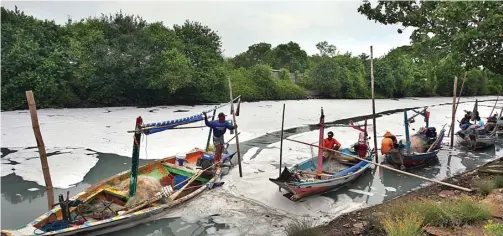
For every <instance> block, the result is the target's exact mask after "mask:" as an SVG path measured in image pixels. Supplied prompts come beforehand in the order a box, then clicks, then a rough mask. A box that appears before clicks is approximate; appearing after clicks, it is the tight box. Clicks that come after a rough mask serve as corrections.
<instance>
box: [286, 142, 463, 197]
mask: <svg viewBox="0 0 503 236" xmlns="http://www.w3.org/2000/svg"><path fill="white" fill-rule="evenodd" d="M285 139H286V140H288V141H292V142H296V143H301V144H305V145H308V146H313V147H317V148H321V149H324V150H327V151H331V152H338V153H341V154H342V152H341V151H337V150H333V149H330V148H325V147H320V146H316V145H314V144H310V143H306V142H302V141H297V140H293V139H289V138H285ZM344 155H347V156H351V157H354V158H356V159H358V160H360V161H364V162H368V163H370V164H374V165H376V166H379V167H382V168H385V169H388V170H392V171H395V172H398V173H401V174H405V175H409V176H412V177H416V178H419V179H423V180H427V181H431V182H434V183H437V184H442V185H445V186H449V187H451V188H455V189H459V190H463V191H467V192H471V191H472V190H471V189H468V188H463V187H461V186H457V185H454V184H449V183H445V182H441V181H438V180H435V179H429V178H426V177H423V176H420V175H415V174H411V173H408V172H405V171H401V170H397V169H395V168H392V167H388V166H385V165H381V164H378V163H376V162H373V161H369V160H366V159H363V158H360V157H358V156H355V155H351V154H348V153H344Z"/></svg>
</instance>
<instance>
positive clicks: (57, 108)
mask: <svg viewBox="0 0 503 236" xmlns="http://www.w3.org/2000/svg"><path fill="white" fill-rule="evenodd" d="M496 96H497V95H482V96H469V97H463V98H464V99H468V98H486V97H496ZM423 98H451V97H445V96H433V97H402V98H375V100H394V101H399V100H401V99H404V100H407V99H409V100H419V99H423ZM308 100H333V101H343V100H372V98H307V97H306V98H304V99H284V100H257V101H245V100H242V103H258V102H281V101H283V102H286V101H308ZM484 101H496V98H495V99H489V100H484ZM224 102H226V101H224ZM224 102H221V103H186V104H184V103H179V104H158V105H141V104H139V105H124V106H121V105H117V106H78V107H37V110H63V109H98V108H101V109H106V108H138V109H147V108H162V107H176V106H184V107H195V106H213V105H218V104H222V103H224ZM460 103H463V102H462V101H460ZM27 110H28V108H25V109H22V110H21V109H14V110H3V109H1V107H0V112H13V111H27Z"/></svg>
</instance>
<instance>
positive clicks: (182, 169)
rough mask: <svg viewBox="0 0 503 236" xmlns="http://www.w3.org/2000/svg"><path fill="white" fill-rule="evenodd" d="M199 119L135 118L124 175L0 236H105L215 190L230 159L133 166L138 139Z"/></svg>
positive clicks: (197, 157)
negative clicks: (128, 166) (145, 121)
mask: <svg viewBox="0 0 503 236" xmlns="http://www.w3.org/2000/svg"><path fill="white" fill-rule="evenodd" d="M238 98H239V97H238ZM238 98H236V99H238ZM231 102H233V101H231ZM224 105H225V104H224ZM222 106H223V105H222ZM222 106H220V107H222ZM220 107H215V108H214V109H215V110H216V109H218V108H220ZM210 111H211V110H210ZM202 119H203V116H202V114H198V115H195V116H191V117H187V118H183V119H177V120H171V121H164V122H157V123H150V124H143V120H142V118H141V117H138V118H137V120H136V126H135V130H134V131H131V132H134V140H133V141H134V144H133V158H132V166H131V169H130V170H127V171H124V172H122V173H119V174H117V175H115V176H112V177H110V178H108V179H105V180H103V181H100V182H99V183H97V184H94V185H92V186H91V187H89V188H87V189H86V190H84V191H83V192H81V193H79V194H77V195H75V196H74V197H72V198H69V192H67V196H66V200H65V199H64V197H63V195H60V196H59V203H58V204H56V205H55V207H54V208H52V209H51V210H49V211H48V212H47V213H45V214H43V215H42V216H40V217H38V218H37V219H35V220H34V221H33V222H31V223H29V224H27V225H26V226H25V227H23V228H21V229H17V230H2V231H1V233H2V236H3V235H12V236H17V235H73V234H91V233H92V234H93V235H100V234H106V233H110V232H113V231H117V230H122V229H126V228H130V227H133V226H135V225H138V224H141V223H145V222H149V221H152V220H155V219H156V218H157V217H158V216H159V215H160V214H165V212H166V211H167V210H169V209H171V208H173V207H175V206H177V205H180V204H182V203H184V202H187V201H188V200H190V199H191V198H194V197H195V196H197V195H199V194H201V193H202V192H204V191H205V190H208V189H211V188H213V187H217V186H220V185H221V184H223V183H222V182H219V181H220V178H221V176H222V173H223V171H222V170H223V169H224V168H231V167H233V165H232V162H231V159H232V157H233V156H234V154H236V153H233V154H224V155H222V156H221V158H219V159H218V161H217V158H216V156H215V155H213V154H212V153H209V152H206V151H205V150H200V149H196V150H194V151H192V152H189V153H187V154H186V155H185V156H184V157H180V156H173V157H168V158H164V159H160V160H157V161H154V162H151V163H149V164H146V165H143V166H140V167H139V166H138V163H139V151H140V145H139V144H140V140H141V135H142V134H146V135H149V134H153V133H157V132H161V131H163V130H170V129H174V128H176V127H177V126H180V125H184V124H189V123H193V122H198V121H201V120H202ZM210 134H211V132H210ZM207 146H208V145H207Z"/></svg>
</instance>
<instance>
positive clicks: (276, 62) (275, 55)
mask: <svg viewBox="0 0 503 236" xmlns="http://www.w3.org/2000/svg"><path fill="white" fill-rule="evenodd" d="M268 61H270V64H271V66H272V67H273V68H274V69H281V68H286V69H288V70H289V71H291V72H295V71H300V72H304V71H305V70H306V69H307V66H308V56H307V53H306V51H304V50H303V49H302V48H301V47H300V46H299V44H297V43H294V42H289V43H287V44H280V45H278V46H277V47H275V48H274V49H273V50H272V52H271V53H270V57H269V58H268Z"/></svg>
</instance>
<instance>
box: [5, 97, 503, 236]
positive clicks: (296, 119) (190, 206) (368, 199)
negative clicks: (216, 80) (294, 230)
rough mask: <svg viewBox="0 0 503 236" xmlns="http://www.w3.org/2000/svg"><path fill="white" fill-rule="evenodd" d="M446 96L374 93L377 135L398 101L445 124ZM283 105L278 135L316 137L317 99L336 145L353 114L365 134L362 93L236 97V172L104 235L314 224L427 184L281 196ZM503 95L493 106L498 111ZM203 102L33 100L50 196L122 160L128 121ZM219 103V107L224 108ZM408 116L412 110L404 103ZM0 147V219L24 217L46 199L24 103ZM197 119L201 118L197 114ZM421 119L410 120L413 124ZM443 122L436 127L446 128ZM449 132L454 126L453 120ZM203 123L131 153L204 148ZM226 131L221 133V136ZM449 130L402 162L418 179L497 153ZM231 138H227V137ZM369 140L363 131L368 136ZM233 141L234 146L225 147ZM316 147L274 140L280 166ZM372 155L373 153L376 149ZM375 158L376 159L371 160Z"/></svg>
mask: <svg viewBox="0 0 503 236" xmlns="http://www.w3.org/2000/svg"><path fill="white" fill-rule="evenodd" d="M476 99H478V101H479V107H478V108H479V112H480V114H481V115H482V117H487V116H488V115H489V113H490V111H491V110H492V107H493V106H494V103H495V100H496V97H493V96H491V97H466V98H462V99H461V102H462V103H460V104H459V107H458V112H457V117H456V118H457V120H460V119H461V117H462V116H463V110H472V109H473V104H474V102H475V100H476ZM451 102H452V98H406V99H400V100H391V99H386V100H385V99H382V100H381V99H380V100H376V112H377V113H378V117H377V119H376V122H377V136H378V138H377V139H378V140H377V141H378V145H380V142H381V139H382V135H383V134H384V133H385V132H386V130H389V131H391V132H392V133H394V134H395V135H397V137H398V138H399V139H402V138H403V137H404V136H403V134H404V133H405V131H404V125H403V109H411V108H417V109H419V108H421V107H423V106H429V111H430V112H431V118H430V126H434V127H436V128H437V132H439V131H440V129H441V127H442V126H443V125H444V124H448V125H449V124H450V121H451V109H452V104H451ZM283 103H285V104H286V114H285V137H288V138H290V139H295V140H299V141H304V142H309V143H315V142H316V141H317V139H318V128H317V127H316V125H315V124H316V123H317V122H318V120H319V115H320V108H321V107H323V108H324V113H325V121H326V123H327V128H326V132H328V131H333V132H334V137H335V138H336V139H337V140H339V142H341V143H342V145H343V146H349V145H351V144H353V143H354V142H356V140H357V138H358V132H357V131H356V130H354V129H352V128H347V127H340V126H338V125H339V124H348V121H349V120H353V121H354V122H357V123H359V124H362V123H363V120H364V119H368V124H369V126H368V131H369V135H370V136H372V118H371V111H372V109H371V102H370V100H299V101H264V102H253V103H242V104H241V112H240V116H239V117H237V123H238V125H239V132H240V141H241V145H240V147H241V153H242V159H243V177H242V178H240V177H239V172H238V168H234V169H232V170H230V171H229V173H228V174H227V175H226V176H224V178H223V181H224V182H225V184H224V185H223V186H222V187H219V188H216V189H213V190H211V191H206V192H204V193H203V194H201V195H199V196H197V197H196V198H194V199H193V200H191V201H189V202H187V203H186V204H182V205H181V206H179V207H176V208H174V209H172V210H171V211H168V212H166V214H165V215H163V216H161V217H159V219H157V220H155V221H152V222H149V223H146V224H141V225H139V226H136V227H134V228H131V229H126V230H122V231H119V232H115V233H112V234H108V235H177V236H179V235H180V236H185V235H187V236H188V235H282V234H283V227H284V225H286V224H288V223H290V222H292V221H293V220H299V219H302V218H307V219H309V220H311V221H312V222H313V223H315V224H324V223H327V222H329V221H330V220H331V219H333V218H335V217H337V216H338V215H340V214H343V213H345V212H349V211H353V210H356V209H360V208H362V207H368V206H372V205H375V204H379V203H381V202H383V201H386V200H389V199H392V198H395V197H397V196H400V195H403V194H405V193H407V192H410V191H413V190H414V189H417V188H420V187H422V186H426V185H428V184H429V182H427V181H423V180H420V179H417V178H414V177H409V176H405V175H402V174H397V173H394V172H391V171H389V170H382V169H381V168H375V167H372V168H371V169H370V170H368V171H367V172H366V173H365V174H364V175H363V176H361V177H360V178H359V179H357V180H356V181H355V182H353V183H352V184H350V185H348V186H346V187H344V188H342V189H340V190H338V191H334V192H330V193H326V194H323V195H320V196H314V197H309V198H306V199H303V200H302V201H299V202H291V201H290V200H288V199H287V198H285V197H283V196H282V193H280V192H279V191H278V187H277V186H276V185H275V184H273V183H271V182H270V181H269V178H275V177H277V176H278V174H279V147H280V139H279V133H280V132H279V129H280V127H281V112H282V110H281V109H282V105H283ZM502 106H503V102H501V103H500V102H499V103H498V104H497V106H496V109H495V111H497V112H499V110H500V109H501V107H502ZM210 107H212V106H203V105H200V106H165V107H152V108H133V107H111V108H92V109H40V110H39V111H38V113H39V122H40V125H41V131H42V135H43V137H44V142H45V144H46V149H47V153H48V155H49V157H48V160H49V167H50V171H51V176H52V181H53V185H54V187H55V196H57V195H59V194H63V195H66V192H67V191H70V195H75V194H77V193H79V192H80V191H82V190H84V189H85V188H87V187H89V186H90V185H92V184H94V183H96V182H98V181H100V180H102V179H104V178H107V177H109V176H111V175H113V174H116V173H118V172H121V171H123V170H127V169H129V168H130V162H131V159H130V157H129V156H130V154H131V150H132V142H133V140H132V135H131V134H130V133H127V132H126V131H128V130H131V129H132V127H134V120H135V118H136V117H137V116H142V117H143V119H144V122H157V121H163V120H170V119H175V118H179V117H185V116H189V115H192V114H195V113H197V112H201V111H203V110H207V109H208V108H210ZM219 111H222V112H225V113H229V108H228V107H225V108H222V109H220V110H219ZM408 114H409V116H411V115H412V114H413V112H412V111H409V112H408ZM1 115H2V140H1V147H2V156H1V161H2V163H1V176H2V179H1V185H2V186H1V192H2V199H1V228H2V229H13V228H19V227H23V226H24V225H26V223H28V222H30V221H31V220H33V219H34V218H36V217H38V216H40V215H41V214H43V213H44V212H45V211H47V199H46V194H45V187H44V181H43V175H42V171H41V167H40V160H39V158H38V152H37V149H36V147H35V139H34V137H33V131H32V129H31V122H30V117H29V113H28V111H11V112H2V113H1ZM201 125H203V124H202V123H201ZM423 125H424V122H423V121H422V118H419V117H418V118H416V122H415V123H413V124H411V128H410V129H411V133H413V132H414V131H413V129H415V130H417V128H418V127H420V126H423ZM448 125H447V126H446V129H447V130H448ZM455 130H456V131H457V130H458V128H457V126H456V129H455ZM207 135H208V128H201V129H190V130H172V131H166V132H162V133H158V134H153V135H149V136H146V137H145V138H143V141H142V144H141V153H140V157H141V159H142V160H141V162H140V164H145V163H148V162H149V161H151V160H153V159H159V158H164V157H167V156H170V155H176V154H183V153H185V152H187V151H189V150H191V149H193V148H194V147H204V146H205V144H206V139H207ZM229 137H231V135H230V134H228V133H227V135H226V138H227V139H228V138H229ZM449 142H450V138H447V137H446V138H445V139H444V142H443V144H444V147H443V149H442V150H441V151H440V153H439V154H438V160H439V161H438V163H432V164H431V165H429V166H427V167H425V168H418V169H414V170H411V172H412V173H414V174H418V175H421V176H424V177H427V178H432V179H436V180H442V179H445V178H448V177H450V176H453V175H456V174H459V173H462V172H465V171H468V170H471V169H474V168H476V167H477V166H480V165H482V164H484V163H487V162H489V161H491V160H493V159H495V158H496V157H501V156H502V154H503V152H502V151H500V148H501V142H497V143H496V146H495V147H494V148H489V149H486V150H482V151H477V152H471V151H467V150H463V149H459V148H454V149H452V150H451V149H449V146H448V144H449ZM231 143H235V142H231ZM370 144H371V146H373V140H370ZM233 150H235V147H234V145H231V146H230V147H229V151H233ZM314 153H317V150H313V148H311V147H309V146H303V145H301V144H297V143H293V142H290V141H286V140H285V141H284V143H283V166H286V167H290V166H292V165H294V164H296V163H298V162H300V161H302V160H305V159H307V158H310V157H312V156H313V154H314ZM379 157H380V158H381V159H382V157H381V156H379ZM381 159H380V160H379V161H381Z"/></svg>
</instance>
